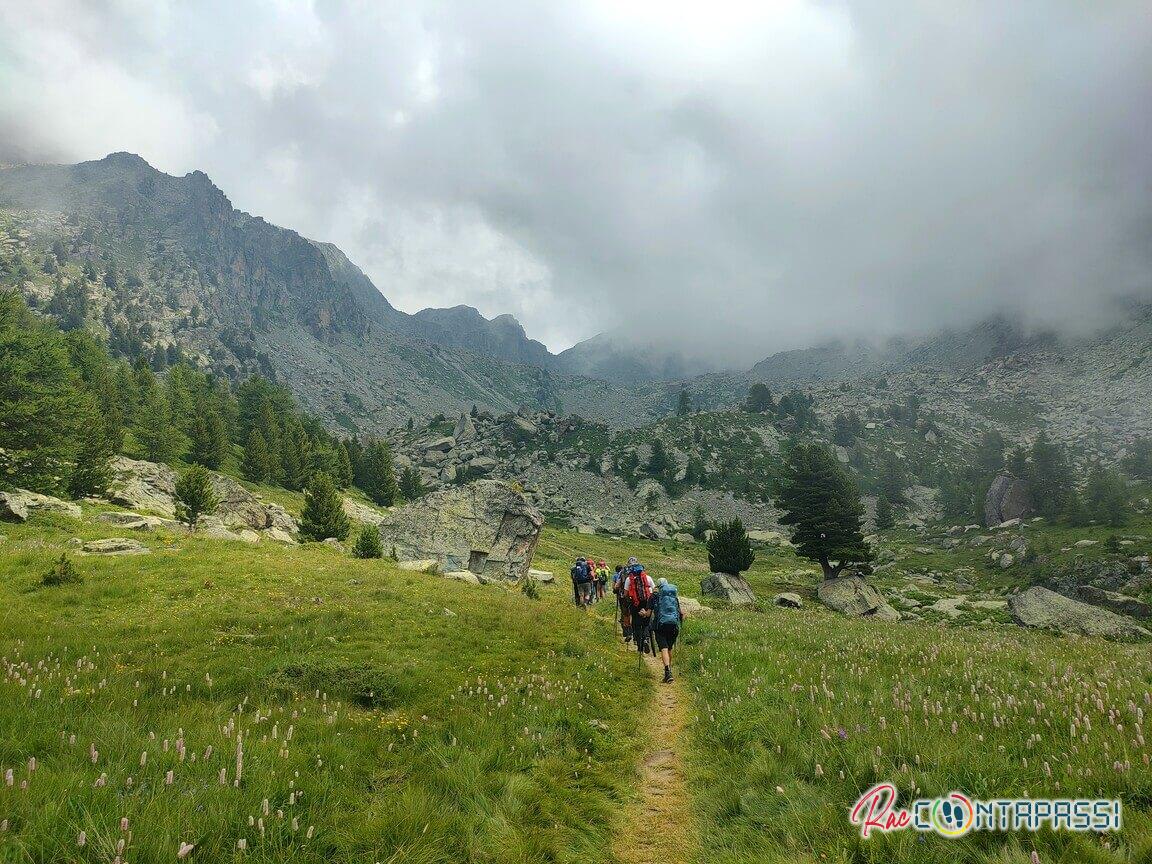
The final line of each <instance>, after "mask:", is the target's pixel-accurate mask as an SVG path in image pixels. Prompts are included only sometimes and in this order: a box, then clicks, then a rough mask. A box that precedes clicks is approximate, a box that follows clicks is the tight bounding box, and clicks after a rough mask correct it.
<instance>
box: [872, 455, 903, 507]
mask: <svg viewBox="0 0 1152 864" xmlns="http://www.w3.org/2000/svg"><path fill="white" fill-rule="evenodd" d="M907 485H908V475H907V474H905V473H904V466H903V465H902V464H901V463H900V460H899V459H897V458H896V456H895V455H893V454H892V453H887V454H885V456H884V464H883V465H882V466H881V468H880V480H879V487H880V495H881V497H883V498H887V499H888V503H889V504H890V505H892V506H894V507H903V506H905V505H906V504H907V503H908V499H907V498H906V497H905V495H904V488H905V487H906V486H907Z"/></svg>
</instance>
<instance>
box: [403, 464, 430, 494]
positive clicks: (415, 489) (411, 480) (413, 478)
mask: <svg viewBox="0 0 1152 864" xmlns="http://www.w3.org/2000/svg"><path fill="white" fill-rule="evenodd" d="M400 494H401V495H403V496H404V499H405V500H407V501H415V500H416V499H417V498H419V497H420V496H421V495H423V494H424V481H423V480H421V479H420V472H419V471H417V470H416V469H415V468H413V467H412V466H411V465H408V466H407V467H405V468H404V470H403V471H402V472H401V473H400Z"/></svg>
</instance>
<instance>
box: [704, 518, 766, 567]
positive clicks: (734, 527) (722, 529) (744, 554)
mask: <svg viewBox="0 0 1152 864" xmlns="http://www.w3.org/2000/svg"><path fill="white" fill-rule="evenodd" d="M755 560H756V555H755V553H754V552H753V551H752V544H751V542H750V541H749V540H748V532H747V531H745V530H744V523H743V522H741V521H740V520H739V519H733V520H732V521H731V522H721V523H719V524H718V525H717V526H716V532H715V533H714V534H713V535H712V537H711V539H709V540H708V567H709V569H711V570H712V572H713V573H729V574H731V575H733V576H738V575H739V574H740V573H743V572H744V571H745V570H747V569H748V568H749V567H751V566H752V562H753V561H755Z"/></svg>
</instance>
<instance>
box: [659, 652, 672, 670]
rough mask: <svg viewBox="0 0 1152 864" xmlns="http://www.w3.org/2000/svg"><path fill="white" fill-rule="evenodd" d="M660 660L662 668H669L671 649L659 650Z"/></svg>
mask: <svg viewBox="0 0 1152 864" xmlns="http://www.w3.org/2000/svg"><path fill="white" fill-rule="evenodd" d="M660 659H661V660H663V661H664V668H665V669H667V668H669V667H670V666H671V665H672V649H670V648H661V649H660Z"/></svg>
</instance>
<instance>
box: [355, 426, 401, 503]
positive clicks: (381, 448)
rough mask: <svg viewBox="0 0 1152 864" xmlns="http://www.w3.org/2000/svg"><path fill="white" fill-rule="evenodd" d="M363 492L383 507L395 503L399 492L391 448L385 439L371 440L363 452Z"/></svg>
mask: <svg viewBox="0 0 1152 864" xmlns="http://www.w3.org/2000/svg"><path fill="white" fill-rule="evenodd" d="M364 463H365V464H364V481H363V485H362V486H361V488H362V489H363V490H364V494H365V495H367V496H368V497H369V498H371V499H372V500H373V501H375V502H376V503H377V504H380V505H381V506H383V507H391V506H392V505H393V504H395V503H396V498H397V496H398V494H399V492H400V490H399V488H398V486H397V484H396V465H395V463H393V461H392V450H391V448H390V447H389V446H388V444H387V442H385V441H372V442H371V443H370V444H369V445H368V448H367V450H366V452H365V454H364Z"/></svg>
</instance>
